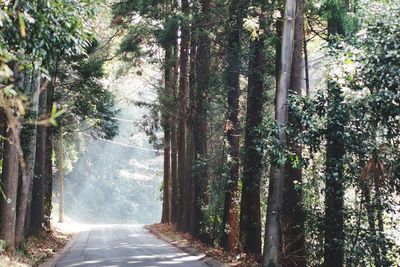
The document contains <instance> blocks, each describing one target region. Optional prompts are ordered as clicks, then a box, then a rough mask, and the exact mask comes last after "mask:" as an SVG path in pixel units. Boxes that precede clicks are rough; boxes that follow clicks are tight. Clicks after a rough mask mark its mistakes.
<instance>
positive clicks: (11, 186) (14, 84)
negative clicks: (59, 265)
mask: <svg viewBox="0 0 400 267" xmlns="http://www.w3.org/2000/svg"><path fill="white" fill-rule="evenodd" d="M93 4H94V2H91V1H69V0H57V1H42V0H38V1H2V2H1V3H0V8H1V10H0V59H1V71H0V88H1V90H2V92H1V94H0V95H1V99H0V116H1V118H0V125H1V135H2V139H1V148H2V149H1V159H2V161H1V162H2V168H1V173H2V174H1V196H2V197H0V206H1V208H0V218H1V222H0V225H1V231H0V238H1V239H2V240H4V241H5V242H6V243H5V244H6V247H7V249H8V250H10V251H15V249H16V248H17V247H18V246H20V245H21V244H22V242H23V241H24V240H25V239H26V238H27V237H28V236H30V235H36V236H40V235H42V234H43V233H45V231H47V230H49V229H50V215H51V209H52V196H53V179H54V177H53V176H54V173H55V169H54V167H53V165H55V164H54V163H55V159H54V158H53V152H56V154H57V155H58V157H57V158H58V161H59V162H58V173H60V174H62V172H60V170H62V153H63V149H62V139H63V138H64V136H66V135H68V134H71V133H73V132H75V131H83V130H85V129H89V131H90V133H91V134H92V135H94V136H100V137H103V138H112V137H113V136H114V135H115V134H116V132H117V128H116V125H115V120H114V119H112V117H113V115H114V114H115V112H114V111H113V102H114V98H113V96H112V94H111V93H110V92H108V91H107V90H105V89H104V88H103V86H102V84H101V83H100V79H101V78H102V77H103V76H104V72H103V69H102V64H103V62H104V60H103V59H102V58H101V57H99V56H97V52H96V50H97V46H98V42H96V40H95V39H94V36H92V35H91V34H90V33H89V31H88V30H89V27H88V25H87V24H85V21H87V20H88V19H89V18H90V17H91V16H92V15H93V7H94V5H93ZM55 126H57V127H55ZM60 159H61V161H60ZM56 170H57V169H56Z"/></svg>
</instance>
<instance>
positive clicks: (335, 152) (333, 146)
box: [324, 1, 346, 267]
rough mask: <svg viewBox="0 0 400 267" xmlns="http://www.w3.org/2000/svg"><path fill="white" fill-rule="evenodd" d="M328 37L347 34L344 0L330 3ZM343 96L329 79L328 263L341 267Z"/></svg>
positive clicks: (343, 151) (331, 40)
mask: <svg viewBox="0 0 400 267" xmlns="http://www.w3.org/2000/svg"><path fill="white" fill-rule="evenodd" d="M327 10H328V12H329V13H328V37H329V38H330V46H334V42H335V37H336V35H337V34H338V35H343V34H344V25H343V14H344V12H345V4H344V2H343V1H336V2H329V4H328V6H327ZM342 100H343V96H342V95H341V92H340V87H339V86H338V84H337V83H336V82H335V81H332V79H330V78H328V113H327V119H328V121H327V129H326V132H327V134H326V163H325V164H326V170H325V172H326V178H325V179H326V182H325V183H326V185H325V247H324V264H325V266H332V267H335V266H337V267H339V266H343V263H344V240H345V237H344V199H343V197H344V190H345V189H344V185H343V182H344V181H343V160H344V154H345V149H344V146H345V144H344V125H345V123H346V112H345V109H344V108H343V107H342V104H341V103H342Z"/></svg>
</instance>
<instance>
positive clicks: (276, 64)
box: [113, 0, 400, 266]
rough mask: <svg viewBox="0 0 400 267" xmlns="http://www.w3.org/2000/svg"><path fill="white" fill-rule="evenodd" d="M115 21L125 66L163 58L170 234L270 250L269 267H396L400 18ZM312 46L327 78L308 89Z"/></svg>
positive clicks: (239, 16)
mask: <svg viewBox="0 0 400 267" xmlns="http://www.w3.org/2000/svg"><path fill="white" fill-rule="evenodd" d="M370 5H373V6H374V11H375V13H372V12H370V11H368V8H369V6H370ZM113 12H114V22H115V24H116V26H117V27H120V28H122V29H125V30H126V31H125V35H124V39H123V41H122V45H121V47H120V53H121V54H122V55H124V57H125V59H127V60H128V61H132V59H137V58H149V57H152V56H154V54H155V51H157V50H158V49H159V48H162V49H163V52H164V53H163V55H164V59H163V60H162V63H161V66H162V68H163V83H162V84H161V83H160V85H159V91H158V92H159V101H158V106H157V107H156V109H157V110H158V111H159V113H158V115H159V118H160V119H159V118H158V117H157V118H154V119H155V120H154V123H155V124H157V122H158V121H159V122H160V124H159V126H160V127H161V128H162V130H163V131H164V139H163V141H164V146H163V148H164V181H163V184H164V189H163V201H164V202H163V214H162V222H164V223H173V224H175V225H176V228H177V229H178V230H180V231H183V232H188V233H191V234H192V235H193V236H195V237H196V238H198V239H200V240H202V241H204V242H207V243H209V244H214V245H220V246H222V247H224V248H226V249H227V250H228V251H231V252H239V251H243V252H245V253H249V254H254V255H260V254H261V247H262V243H264V251H263V254H264V260H263V265H264V266H306V265H307V266H320V265H324V266H343V265H345V264H346V265H348V266H363V265H368V264H372V263H371V262H373V264H372V265H374V266H394V265H396V263H395V262H396V261H398V260H399V259H398V256H396V255H395V251H396V245H395V242H394V241H393V236H391V235H390V234H389V233H390V231H388V230H390V229H393V228H392V227H393V225H392V223H394V221H393V220H394V219H395V216H393V215H394V214H395V209H396V208H398V206H397V205H398V204H396V200H397V201H398V197H399V195H398V194H399V184H398V178H399V171H398V170H399V165H398V159H399V158H398V156H399V143H398V142H399V132H398V129H399V115H400V114H399V112H400V111H399V96H400V94H399V79H398V77H399V75H398V74H399V72H398V71H399V69H400V68H399V67H400V64H399V63H400V62H399V54H398V52H397V50H398V48H399V44H400V37H399V35H398V32H399V29H400V27H399V26H400V25H399V23H398V22H399V20H398V18H396V17H395V15H393V14H398V12H399V6H398V5H396V4H394V3H381V2H380V1H373V0H370V1H341V0H339V1H330V0H326V1H307V2H304V1H303V0H286V1H256V0H254V1H239V0H233V1H219V0H190V1H189V0H182V1H174V0H166V1H134V0H126V1H120V2H117V3H115V4H114V5H113ZM308 44H310V45H311V46H314V47H315V46H319V50H318V51H320V52H318V53H321V51H322V53H323V59H322V62H323V63H322V64H325V65H326V67H324V69H325V71H324V72H325V75H320V76H318V77H310V74H309V73H310V72H309V68H310V64H309V62H308V56H309V51H308V50H307V45H308ZM313 51H314V53H316V52H315V51H316V50H315V49H314V50H313ZM310 79H314V80H321V79H325V82H323V86H322V88H310ZM314 84H315V82H313V83H312V84H311V85H314ZM267 191H268V193H266V192H267ZM264 214H265V216H266V217H265V218H266V219H265V221H264V220H263V216H264ZM264 222H265V237H264V241H263V242H262V236H263V234H262V229H263V223H264ZM367 262H368V264H367Z"/></svg>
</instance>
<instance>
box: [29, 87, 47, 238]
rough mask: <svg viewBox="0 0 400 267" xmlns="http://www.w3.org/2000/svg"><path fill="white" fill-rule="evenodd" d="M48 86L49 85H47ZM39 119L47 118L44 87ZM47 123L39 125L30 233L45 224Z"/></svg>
mask: <svg viewBox="0 0 400 267" xmlns="http://www.w3.org/2000/svg"><path fill="white" fill-rule="evenodd" d="M47 88H48V87H47ZM38 116H39V120H44V119H46V118H47V89H44V88H43V89H42V90H41V92H40V94H39V114H38ZM46 128H47V126H46V125H38V126H37V137H36V157H35V158H36V160H35V167H34V177H33V187H32V205H31V212H30V213H31V214H30V215H31V216H30V233H31V234H32V235H39V234H40V233H42V231H43V224H44V216H45V209H44V204H45V203H44V197H45V181H46V152H47V151H46V134H47V129H46Z"/></svg>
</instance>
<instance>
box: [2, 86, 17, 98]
mask: <svg viewBox="0 0 400 267" xmlns="http://www.w3.org/2000/svg"><path fill="white" fill-rule="evenodd" d="M13 87H14V86H13V85H12V84H10V85H7V86H6V87H4V88H3V92H4V94H5V95H6V96H16V95H17V92H16V91H15V90H14V89H13Z"/></svg>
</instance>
